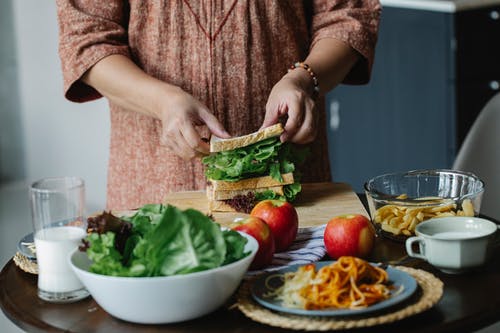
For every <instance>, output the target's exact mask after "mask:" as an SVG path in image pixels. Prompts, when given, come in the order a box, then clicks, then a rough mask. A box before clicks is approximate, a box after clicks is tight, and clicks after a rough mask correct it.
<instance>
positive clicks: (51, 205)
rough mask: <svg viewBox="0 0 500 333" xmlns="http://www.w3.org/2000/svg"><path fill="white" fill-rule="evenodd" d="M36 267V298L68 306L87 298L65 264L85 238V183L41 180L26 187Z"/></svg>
mask: <svg viewBox="0 0 500 333" xmlns="http://www.w3.org/2000/svg"><path fill="white" fill-rule="evenodd" d="M30 202H31V214H32V222H33V229H34V233H33V234H34V240H35V248H36V259H37V265H38V297H39V298H41V299H43V300H45V301H48V302H53V303H69V302H74V301H77V300H80V299H83V298H85V297H87V296H88V295H89V293H88V291H87V290H86V289H85V288H84V286H83V284H82V283H81V282H80V280H79V279H78V278H77V277H76V275H75V274H74V272H73V271H72V269H71V267H70V265H69V259H68V256H69V253H71V252H72V251H73V250H74V249H75V248H77V247H78V246H79V245H80V244H81V240H82V238H84V237H85V236H86V227H87V225H86V220H85V218H84V210H85V183H84V181H83V180H82V179H80V178H78V177H55V178H44V179H41V180H39V181H36V182H34V183H33V184H32V185H31V187H30Z"/></svg>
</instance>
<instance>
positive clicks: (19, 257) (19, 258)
mask: <svg viewBox="0 0 500 333" xmlns="http://www.w3.org/2000/svg"><path fill="white" fill-rule="evenodd" d="M13 259H14V263H15V264H16V266H17V267H19V268H20V269H22V270H23V271H25V272H27V273H31V274H38V265H37V264H36V261H33V260H30V259H28V258H27V257H26V256H24V255H23V254H22V253H19V252H16V254H15V256H14V258H13Z"/></svg>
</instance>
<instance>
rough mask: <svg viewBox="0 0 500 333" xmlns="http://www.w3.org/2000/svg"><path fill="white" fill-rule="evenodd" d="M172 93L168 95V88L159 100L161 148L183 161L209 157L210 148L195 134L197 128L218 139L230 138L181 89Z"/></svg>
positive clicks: (220, 125)
mask: <svg viewBox="0 0 500 333" xmlns="http://www.w3.org/2000/svg"><path fill="white" fill-rule="evenodd" d="M174 89H175V91H174V92H172V88H169V92H168V93H166V94H164V95H163V96H162V97H161V98H159V101H160V104H159V105H158V107H159V110H160V111H159V113H158V117H159V118H160V120H161V122H162V132H161V134H160V143H161V144H162V145H164V146H167V147H168V148H170V150H172V151H173V152H174V153H175V154H176V155H178V156H180V157H182V158H184V159H191V158H194V157H197V156H202V155H206V154H208V153H209V149H210V146H209V144H208V142H206V140H203V139H204V138H203V137H202V135H201V133H200V131H199V129H200V127H201V126H202V127H207V128H208V130H209V131H210V132H211V133H213V134H215V135H217V136H218V137H221V138H229V137H230V135H229V134H228V133H227V132H226V130H225V129H224V127H223V126H222V124H221V123H220V122H219V121H218V120H217V118H215V116H214V115H213V114H212V113H211V112H210V111H209V110H208V108H207V107H206V106H205V105H203V104H202V103H201V102H199V101H198V100H197V99H195V98H194V97H193V96H192V95H190V94H188V93H187V92H185V91H183V90H182V89H180V88H174ZM197 127H198V128H197Z"/></svg>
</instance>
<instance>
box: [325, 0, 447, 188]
mask: <svg viewBox="0 0 500 333" xmlns="http://www.w3.org/2000/svg"><path fill="white" fill-rule="evenodd" d="M452 30H453V21H452V17H451V14H448V13H436V12H430V11H421V10H409V9H398V8H390V7H385V8H384V9H383V11H382V18H381V23H380V31H379V40H378V44H377V50H376V56H375V64H374V68H373V72H372V80H371V82H370V83H369V84H368V85H366V86H346V85H341V86H339V87H337V88H336V89H334V90H333V91H332V92H330V93H329V94H328V96H327V102H326V103H327V110H328V112H329V117H330V118H329V119H330V124H328V125H329V129H330V130H329V154H330V160H331V166H332V175H333V179H334V180H335V181H341V182H347V183H349V184H351V185H352V186H353V188H354V189H355V190H356V191H358V192H360V191H362V188H363V184H364V182H365V181H366V180H367V179H369V178H371V177H373V176H375V175H378V174H381V173H388V172H393V171H404V170H412V169H419V168H445V167H450V166H451V164H452V160H453V156H454V151H455V136H454V134H455V133H454V129H455V116H454V114H455V113H454V109H455V105H454V90H453V84H454V79H455V78H454V70H453V69H454V58H453V51H452V45H451V43H452V38H451V36H452V35H453V31H452Z"/></svg>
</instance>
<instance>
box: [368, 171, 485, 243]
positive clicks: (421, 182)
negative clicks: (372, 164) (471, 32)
mask: <svg viewBox="0 0 500 333" xmlns="http://www.w3.org/2000/svg"><path fill="white" fill-rule="evenodd" d="M364 189H365V193H366V198H367V201H368V207H369V211H370V216H371V219H372V222H373V224H374V226H375V229H376V230H377V233H378V234H379V235H382V236H385V237H387V238H391V239H394V240H399V241H404V240H405V239H406V238H408V237H410V236H413V235H415V227H416V226H417V225H418V224H419V223H421V222H422V221H426V220H429V219H431V218H434V217H444V216H477V215H478V214H479V210H480V207H481V200H482V196H483V193H484V183H483V181H482V180H481V179H479V178H478V177H477V176H476V175H474V174H472V173H468V172H462V171H456V170H445V169H442V170H436V169H433V170H413V171H408V172H397V173H389V174H384V175H380V176H377V177H374V178H372V179H370V180H369V181H368V182H366V183H365V185H364Z"/></svg>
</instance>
